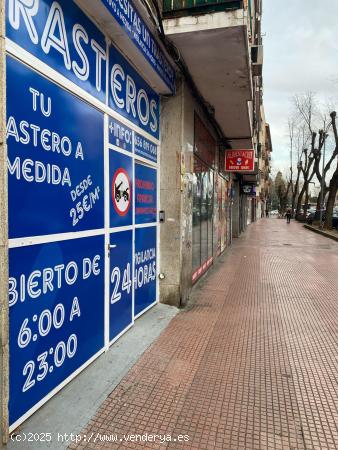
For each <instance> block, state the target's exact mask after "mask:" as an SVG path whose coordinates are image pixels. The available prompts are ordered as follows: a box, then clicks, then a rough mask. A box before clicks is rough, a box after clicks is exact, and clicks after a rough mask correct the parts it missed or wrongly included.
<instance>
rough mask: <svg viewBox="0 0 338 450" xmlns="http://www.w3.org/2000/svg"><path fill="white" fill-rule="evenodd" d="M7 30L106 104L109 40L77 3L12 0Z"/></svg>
mask: <svg viewBox="0 0 338 450" xmlns="http://www.w3.org/2000/svg"><path fill="white" fill-rule="evenodd" d="M61 5H62V6H61ZM74 17H76V19H77V20H78V22H75V21H74V19H73V18H74ZM6 29H7V36H8V37H9V38H10V39H12V40H13V41H14V42H16V43H17V44H19V45H21V46H22V47H23V48H25V49H26V50H28V51H29V52H31V53H33V54H34V55H35V56H36V57H38V58H39V59H41V60H42V61H44V62H46V63H47V64H49V65H50V66H51V67H53V68H54V69H56V70H58V71H59V72H61V73H62V74H63V75H65V76H66V77H67V78H69V79H71V80H72V81H74V82H76V83H77V84H79V85H80V86H81V87H84V88H85V89H86V90H87V91H88V92H90V93H91V94H92V95H95V97H97V98H99V99H100V100H101V101H104V99H105V92H104V91H105V61H106V59H107V56H106V44H105V38H104V36H103V34H102V33H100V31H99V30H98V29H97V28H96V27H95V26H94V25H93V23H92V22H91V21H90V20H89V19H88V18H87V17H86V16H85V15H84V13H83V12H82V11H81V10H80V9H79V8H78V7H77V6H76V5H75V4H74V3H73V2H65V1H64V0H63V1H61V0H60V1H59V2H57V1H53V2H52V0H8V14H7V27H6ZM79 81H80V83H79ZM83 83H85V85H83Z"/></svg>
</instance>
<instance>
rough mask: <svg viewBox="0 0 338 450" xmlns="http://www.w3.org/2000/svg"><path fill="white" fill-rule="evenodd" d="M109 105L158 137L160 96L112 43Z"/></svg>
mask: <svg viewBox="0 0 338 450" xmlns="http://www.w3.org/2000/svg"><path fill="white" fill-rule="evenodd" d="M109 79H110V83H109V84H110V86H109V106H110V107H111V108H112V109H114V111H116V112H118V113H119V114H121V115H122V116H124V117H126V118H127V119H129V120H130V121H131V122H133V123H135V124H136V125H138V126H139V127H140V128H142V129H143V130H145V131H147V132H148V133H149V134H151V135H152V136H154V137H155V138H157V139H158V138H159V123H160V122H159V114H160V99H159V96H158V95H157V94H156V93H155V92H154V91H153V90H152V89H151V87H150V86H149V85H148V84H147V83H146V82H145V81H144V80H143V79H142V78H141V77H140V75H139V74H138V73H137V72H136V71H135V69H134V68H133V67H132V66H131V65H130V64H129V63H128V62H127V60H126V59H125V58H124V57H123V56H122V55H121V54H120V53H119V52H118V51H117V49H116V48H115V47H113V46H111V47H110V51H109Z"/></svg>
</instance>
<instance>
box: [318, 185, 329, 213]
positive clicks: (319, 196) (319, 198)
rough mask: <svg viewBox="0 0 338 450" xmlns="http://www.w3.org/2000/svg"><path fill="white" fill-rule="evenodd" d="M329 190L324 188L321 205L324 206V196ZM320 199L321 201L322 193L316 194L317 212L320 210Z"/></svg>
mask: <svg viewBox="0 0 338 450" xmlns="http://www.w3.org/2000/svg"><path fill="white" fill-rule="evenodd" d="M328 191H329V188H327V187H326V186H324V194H323V204H324V205H325V198H326V194H327V193H328ZM321 199H322V191H320V192H319V194H318V198H317V206H316V209H317V211H319V210H320V209H321V206H322V205H321Z"/></svg>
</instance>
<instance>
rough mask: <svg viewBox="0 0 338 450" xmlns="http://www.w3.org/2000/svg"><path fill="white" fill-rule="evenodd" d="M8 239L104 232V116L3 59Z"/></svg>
mask: <svg viewBox="0 0 338 450" xmlns="http://www.w3.org/2000/svg"><path fill="white" fill-rule="evenodd" d="M7 144H8V169H9V174H8V175H9V180H8V182H9V237H10V238H18V237H27V236H39V235H47V234H55V233H64V232H72V231H83V230H90V229H98V228H102V227H103V225H104V209H103V208H104V198H103V194H104V189H103V114H102V113H100V112H98V111H97V110H96V109H95V108H93V107H91V106H89V105H88V104H87V103H85V102H84V101H82V100H80V99H78V98H77V97H75V96H74V95H72V94H70V93H69V92H67V91H65V90H63V89H61V88H60V87H58V86H57V85H55V84H54V83H52V82H50V81H48V80H47V79H46V78H44V77H42V76H41V75H39V74H37V73H36V72H34V71H33V70H31V69H29V68H28V67H27V66H25V65H23V64H21V63H20V62H18V61H17V60H15V59H13V58H11V57H7Z"/></svg>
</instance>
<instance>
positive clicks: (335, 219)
mask: <svg viewBox="0 0 338 450" xmlns="http://www.w3.org/2000/svg"><path fill="white" fill-rule="evenodd" d="M319 219H320V211H319V210H318V211H314V212H313V211H312V212H311V213H310V214H309V215H308V216H307V218H306V222H307V223H308V224H310V225H312V223H313V222H315V221H319ZM325 219H326V210H325V209H323V210H322V222H325ZM332 228H335V229H336V230H338V209H336V208H334V210H333V213H332Z"/></svg>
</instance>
